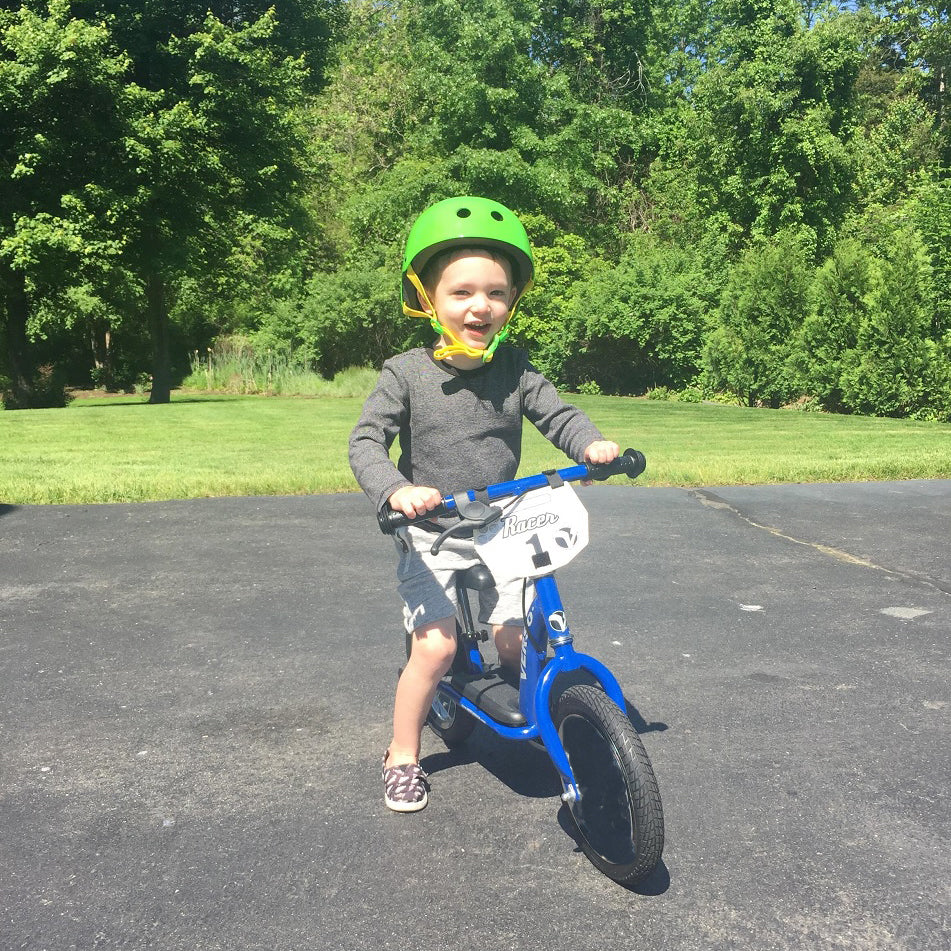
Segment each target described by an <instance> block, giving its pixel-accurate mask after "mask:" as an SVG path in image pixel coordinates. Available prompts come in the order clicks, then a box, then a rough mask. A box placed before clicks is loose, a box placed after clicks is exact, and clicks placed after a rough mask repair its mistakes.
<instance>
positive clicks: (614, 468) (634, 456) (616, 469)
mask: <svg viewBox="0 0 951 951" xmlns="http://www.w3.org/2000/svg"><path fill="white" fill-rule="evenodd" d="M646 468H647V460H646V459H645V458H644V453H642V452H639V451H638V450H637V449H625V450H624V452H623V453H621V455H620V456H618V457H617V459H615V460H614V461H613V462H604V463H598V464H589V465H588V471H589V473H590V477H591V478H592V479H594V480H595V481H596V482H603V481H604V480H605V479H610V478H611V476H615V475H626V476H627V477H628V478H629V479H636V478H637V477H638V476H639V475H640V474H641V473H642V472H643V471H644V470H645V469H646Z"/></svg>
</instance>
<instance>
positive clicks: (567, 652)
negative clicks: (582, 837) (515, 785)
mask: <svg viewBox="0 0 951 951" xmlns="http://www.w3.org/2000/svg"><path fill="white" fill-rule="evenodd" d="M525 620H526V629H525V637H524V639H523V644H522V670H521V676H522V678H523V683H522V684H521V687H522V690H521V692H520V693H521V696H520V701H519V702H520V704H521V706H522V713H523V715H524V716H525V717H526V719H527V720H529V722H534V723H536V724H537V726H538V733H539V736H540V737H541V740H542V742H543V743H544V744H545V749H546V750H547V751H548V755H549V757H550V758H551V761H552V764H553V765H554V767H555V769H556V770H557V771H558V774H559V776H560V777H561V783H562V786H563V787H564V792H563V793H562V796H561V798H562V800H563V801H564V802H567V803H572V802H577V801H578V799H579V798H580V792H579V790H578V784H577V782H576V780H575V776H574V772H573V771H572V769H571V763H570V762H569V761H568V754H567V753H566V752H565V747H564V745H563V744H562V742H561V737H560V736H559V735H558V731H557V730H556V729H555V724H554V722H553V721H552V718H551V697H552V689H553V688H554V686H555V681H556V680H557V678H558V677H559V676H560V675H561V674H566V673H570V672H572V671H576V670H585V671H587V672H588V673H590V674H591V675H592V676H593V677H594V679H595V680H597V681H598V683H599V684H600V686H601V688H602V689H603V690H604V692H605V693H606V694H607V695H608V696H609V697H610V698H611V699H612V700H613V701H614V702H615V704H617V706H618V707H619V708H620V709H621V710H622V711H625V712H626V702H625V699H624V693H623V692H622V690H621V686H620V684H619V683H618V682H617V679H616V678H615V676H614V674H612V673H611V671H610V670H608V668H607V667H605V666H604V664H602V663H601V662H600V661H598V660H596V659H595V658H594V657H590V656H588V655H587V654H579V653H578V652H577V651H575V649H574V646H573V644H572V642H573V637H572V635H571V630H570V628H569V627H568V620H567V618H566V617H565V611H564V606H563V605H562V602H561V596H560V595H559V593H558V586H557V584H556V583H555V579H554V578H553V577H552V576H551V575H546V576H544V577H542V578H538V579H537V580H536V582H535V598H534V600H533V601H532V606H531V608H530V609H529V612H528V615H527V616H526V619H525ZM549 644H551V646H552V647H553V648H554V653H555V656H554V657H552V658H551V659H550V660H549V661H548V663H547V664H546V663H545V655H546V653H547V649H548V645H549ZM533 683H534V684H535V689H534V690H532V689H525V688H526V687H528V688H530V687H531V685H532V684H533Z"/></svg>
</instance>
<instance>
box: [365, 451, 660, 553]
mask: <svg viewBox="0 0 951 951" xmlns="http://www.w3.org/2000/svg"><path fill="white" fill-rule="evenodd" d="M646 465H647V461H646V460H645V459H644V454H643V453H642V452H638V451H637V450H636V449H625V450H624V452H623V453H622V454H621V455H620V456H618V457H617V459H615V460H614V461H613V462H605V463H600V464H595V463H581V464H580V465H576V466H568V467H566V468H564V469H557V470H555V469H553V470H551V471H550V472H540V473H538V474H537V475H531V476H525V477H524V478H521V479H515V480H513V481H512V482H499V483H497V484H496V485H490V486H487V487H486V488H485V489H478V490H476V489H469V490H467V491H463V492H456V493H455V494H453V495H446V496H443V500H442V502H441V503H440V504H439V505H437V506H436V508H434V509H432V511H429V512H427V513H426V514H425V515H422V516H417V517H416V518H409V517H408V516H406V515H404V514H403V513H402V512H396V511H394V510H393V509H392V508H390V505H389V503H388V502H386V503H384V504H383V507H382V508H381V509H380V511H379V512H378V513H377V519H378V520H379V523H380V531H382V532H383V534H384V535H392V534H393V532H395V531H396V529H398V528H402V527H403V526H404V525H412V524H413V523H414V522H424V521H427V520H428V519H433V518H438V517H440V516H444V515H455V516H456V517H458V518H460V519H464V518H466V516H467V512H466V510H467V508H468V507H469V506H468V503H469V502H476V501H479V502H480V503H482V502H485V501H486V500H488V501H490V502H494V501H495V500H497V499H504V498H510V497H512V496H518V495H524V494H525V493H526V492H530V491H531V490H532V489H540V488H542V487H543V486H546V485H556V484H560V483H561V482H578V481H581V480H588V479H593V480H595V481H596V482H603V481H604V480H605V479H609V478H610V477H611V476H615V475H626V476H627V477H628V478H629V479H636V478H637V477H638V476H639V475H640V474H641V473H642V472H643V471H644V468H645V467H646ZM457 496H458V498H459V501H458V502H457V501H456V497H457ZM471 514H474V513H470V515H471Z"/></svg>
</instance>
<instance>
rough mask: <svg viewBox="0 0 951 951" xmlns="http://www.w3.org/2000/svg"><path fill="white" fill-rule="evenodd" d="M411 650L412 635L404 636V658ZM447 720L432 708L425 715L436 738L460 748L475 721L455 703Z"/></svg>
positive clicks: (448, 745) (470, 732)
mask: <svg viewBox="0 0 951 951" xmlns="http://www.w3.org/2000/svg"><path fill="white" fill-rule="evenodd" d="M412 649H413V635H412V634H410V633H409V632H407V634H406V656H407V658H409V655H410V651H411V650H412ZM450 714H451V715H450V716H449V717H448V719H443V718H441V717H439V716H438V715H437V713H436V711H435V709H434V708H433V707H430V709H429V712H428V713H427V714H426V725H427V726H428V727H429V728H430V729H431V730H432V731H433V733H435V734H436V736H438V737H439V738H440V739H441V740H442V741H443V743H445V744H446V746H447V747H449V748H450V749H452V748H453V747H455V746H460V745H461V744H462V743H465V741H466V740H468V739H469V737H470V736H471V735H472V731H473V730H474V729H475V725H476V721H475V720H474V719H473V718H472V717H471V716H470V715H469V714H468V713H466V711H465V710H463V709H462V707H460V706H459V704H457V703H452V705H451V707H450Z"/></svg>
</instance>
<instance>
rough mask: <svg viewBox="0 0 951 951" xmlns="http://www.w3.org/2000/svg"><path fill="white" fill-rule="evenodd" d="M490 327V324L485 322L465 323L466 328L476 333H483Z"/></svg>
mask: <svg viewBox="0 0 951 951" xmlns="http://www.w3.org/2000/svg"><path fill="white" fill-rule="evenodd" d="M491 327H492V324H485V323H468V324H466V325H465V328H466V330H469V331H471V332H472V333H477V334H484V333H485V332H486V331H487V330H489V329H491Z"/></svg>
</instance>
